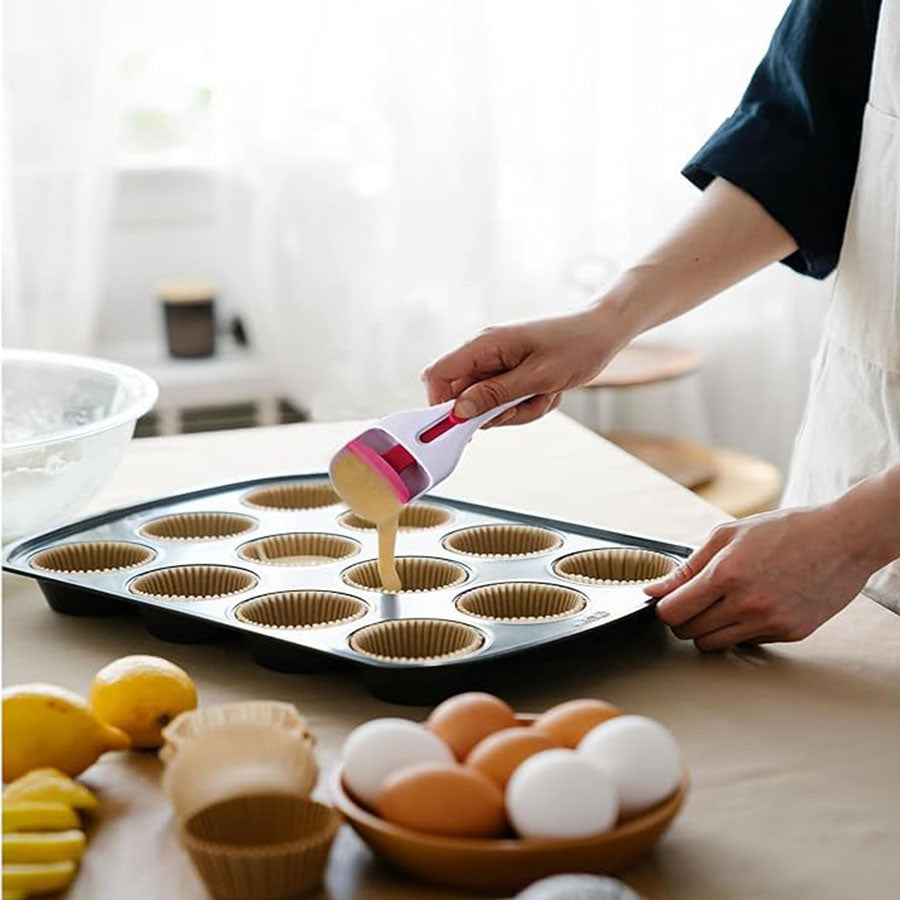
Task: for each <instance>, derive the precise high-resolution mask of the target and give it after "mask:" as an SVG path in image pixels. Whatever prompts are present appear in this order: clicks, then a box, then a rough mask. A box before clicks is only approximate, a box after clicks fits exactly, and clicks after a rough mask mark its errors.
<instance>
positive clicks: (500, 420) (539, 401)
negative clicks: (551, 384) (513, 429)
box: [483, 394, 562, 428]
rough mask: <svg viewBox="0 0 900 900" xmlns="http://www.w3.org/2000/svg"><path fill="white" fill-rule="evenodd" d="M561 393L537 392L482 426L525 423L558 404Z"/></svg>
mask: <svg viewBox="0 0 900 900" xmlns="http://www.w3.org/2000/svg"><path fill="white" fill-rule="evenodd" d="M561 399H562V395H561V394H539V395H538V396H537V397H532V398H531V399H530V400H526V401H525V402H524V403H519V404H518V405H517V406H514V407H513V408H512V409H508V410H506V412H505V413H501V414H500V415H499V416H497V418H496V419H491V421H490V422H488V423H487V425H485V426H483V427H484V428H496V427H497V426H499V425H526V424H527V423H528V422H533V421H535V419H539V418H540V417H541V416H545V415H546V414H547V413H548V412H550V411H551V410H553V409H556V407H557V406H559V403H560V400H561Z"/></svg>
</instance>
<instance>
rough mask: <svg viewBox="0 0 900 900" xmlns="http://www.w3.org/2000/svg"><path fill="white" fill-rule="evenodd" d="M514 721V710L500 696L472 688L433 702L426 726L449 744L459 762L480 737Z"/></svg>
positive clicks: (507, 726) (511, 724) (506, 726)
mask: <svg viewBox="0 0 900 900" xmlns="http://www.w3.org/2000/svg"><path fill="white" fill-rule="evenodd" d="M515 724H516V714H515V713H514V712H513V711H512V709H511V708H510V707H509V706H508V705H507V704H506V703H504V702H503V701H502V700H501V699H500V698H499V697H495V696H494V695H493V694H482V693H479V692H478V691H471V692H469V693H466V694H457V695H456V696H455V697H451V698H450V699H449V700H445V701H444V702H443V703H441V704H440V705H439V706H436V707H435V708H434V710H432V713H431V715H430V716H429V717H428V721H427V722H426V723H425V726H426V727H427V728H429V729H430V730H431V731H433V732H434V733H435V734H436V735H437V736H438V737H439V738H442V739H443V740H444V742H445V743H447V744H449V745H450V749H451V750H452V751H453V753H454V755H455V756H456V758H457V759H458V760H460V762H462V760H464V759H465V758H466V757H467V756H468V755H469V751H470V750H471V749H472V748H473V747H474V746H475V745H476V744H477V743H478V742H479V741H480V740H482V738H486V737H487V736H488V735H489V734H493V733H494V732H495V731H500V729H501V728H511V727H512V726H513V725H515Z"/></svg>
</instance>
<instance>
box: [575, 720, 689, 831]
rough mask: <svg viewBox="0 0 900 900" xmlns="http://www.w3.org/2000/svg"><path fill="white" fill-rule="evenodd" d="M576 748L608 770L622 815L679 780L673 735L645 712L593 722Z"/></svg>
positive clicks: (644, 804) (650, 801)
mask: <svg viewBox="0 0 900 900" xmlns="http://www.w3.org/2000/svg"><path fill="white" fill-rule="evenodd" d="M578 752H579V753H580V754H582V755H583V756H585V757H586V758H587V759H589V760H591V762H593V763H595V764H596V765H597V766H599V767H600V768H602V769H603V770H604V771H606V772H608V773H609V776H610V778H612V780H613V781H614V782H615V785H616V787H617V788H618V791H619V803H620V805H621V809H622V814H623V815H626V816H632V815H634V814H635V813H639V812H641V811H642V810H645V809H648V808H649V807H651V806H654V805H655V804H657V803H659V802H661V801H662V800H664V799H665V798H666V797H668V796H669V795H670V794H671V793H672V792H673V791H674V790H675V788H676V787H678V782H679V781H680V780H681V767H682V763H681V753H680V752H679V750H678V744H676V743H675V738H674V737H672V734H671V733H670V732H669V730H668V729H667V728H666V727H665V726H663V725H660V724H659V722H656V721H655V720H653V719H648V718H647V717H646V716H617V717H616V718H615V719H609V720H608V721H607V722H603V723H601V724H600V725H597V727H596V728H592V729H591V730H590V731H589V732H588V733H587V734H586V735H585V736H584V737H583V738H582V739H581V743H580V744H579V745H578Z"/></svg>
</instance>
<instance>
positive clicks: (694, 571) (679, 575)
mask: <svg viewBox="0 0 900 900" xmlns="http://www.w3.org/2000/svg"><path fill="white" fill-rule="evenodd" d="M731 535H732V532H731V530H730V526H728V525H720V526H719V527H718V528H715V529H714V530H713V532H712V534H710V536H709V537H708V538H707V539H706V541H705V543H704V544H703V545H702V546H700V547H698V548H697V549H696V550H695V551H694V552H693V553H692V554H691V555H690V556H689V557H688V558H687V559H686V560H685V561H684V562H683V563H682V564H681V565H680V566H679V567H678V568H677V569H675V571H674V572H671V573H670V574H668V575H666V577H665V578H660V579H659V581H654V582H652V583H651V584H648V585H646V586H645V587H644V593H645V594H649V595H650V596H651V597H665V596H666V594H668V593H670V592H671V591H674V590H675V589H676V588H678V587H681V585H683V584H686V583H687V582H688V581H690V580H691V579H692V578H694V577H696V576H697V575H699V574H700V572H701V571H702V570H703V569H704V567H705V566H706V565H707V563H709V561H710V560H711V559H712V558H713V557H714V556H715V555H716V553H718V552H719V551H720V550H721V549H722V548H723V547H724V546H725V545H726V544H727V543H728V541H729V540H730V539H731Z"/></svg>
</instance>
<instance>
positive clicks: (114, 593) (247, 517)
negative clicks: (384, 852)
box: [4, 472, 691, 704]
mask: <svg viewBox="0 0 900 900" xmlns="http://www.w3.org/2000/svg"><path fill="white" fill-rule="evenodd" d="M377 553H378V536H377V534H376V532H375V529H374V528H372V527H371V525H370V523H368V522H366V521H365V520H363V519H359V518H358V517H356V516H354V515H353V514H352V513H349V512H348V511H347V510H346V508H345V507H344V506H343V505H341V504H340V500H339V498H338V496H337V494H336V493H335V492H334V491H333V490H332V488H331V485H330V483H329V481H328V476H327V475H326V474H325V473H322V472H316V473H310V474H307V475H295V476H278V477H270V478H258V479H253V480H251V481H242V482H238V483H234V484H227V485H222V486H219V487H211V488H203V489H201V490H196V491H190V492H188V493H184V494H179V495H177V496H171V497H163V498H160V499H158V500H147V501H143V502H141V503H138V504H135V505H133V506H129V507H125V508H122V509H118V510H112V511H110V512H106V513H103V514H100V515H95V516H91V517H88V518H86V519H82V520H81V521H78V522H73V523H69V524H67V525H64V526H62V527H60V528H57V529H55V530H53V531H49V532H47V533H45V534H41V535H37V536H34V537H30V538H25V539H23V540H21V541H19V542H18V543H15V544H12V545H10V546H8V547H6V548H5V553H4V568H5V569H6V570H8V571H11V572H15V573H17V574H20V575H24V576H26V577H30V578H34V579H36V580H37V582H38V586H39V587H40V589H41V590H42V592H43V593H44V596H45V597H46V599H47V602H48V604H49V605H50V606H51V608H52V609H54V610H55V611H57V612H61V613H66V614H68V615H78V616H94V617H96V618H95V619H94V627H98V628H102V627H104V624H103V620H102V618H100V617H102V616H106V615H110V614H114V613H116V612H121V611H126V612H127V611H129V610H133V611H136V612H137V613H138V616H137V617H135V618H136V620H139V621H140V622H142V623H143V625H144V626H145V627H146V628H147V629H148V630H149V631H150V632H151V633H152V634H154V635H155V636H156V637H158V638H161V639H163V640H167V641H177V642H181V643H194V642H205V641H220V640H222V639H223V637H227V636H229V635H231V636H237V637H239V638H240V640H241V643H242V644H243V646H244V649H246V651H247V652H248V653H249V654H250V656H251V657H252V658H253V659H254V660H255V661H256V662H258V663H259V664H260V665H262V666H265V667H267V668H269V669H273V670H276V671H279V672H282V673H291V674H293V675H303V674H304V673H312V672H318V673H322V672H325V673H329V672H331V671H332V670H335V669H341V668H342V669H344V670H345V671H347V672H349V673H350V674H352V675H355V676H357V677H358V678H359V679H360V680H361V681H362V682H363V684H364V685H365V687H366V689H367V690H369V691H370V692H371V693H372V694H374V695H376V696H377V697H380V698H382V699H385V700H389V701H392V702H399V703H416V704H433V703H435V702H437V701H439V700H441V699H443V698H444V697H446V696H448V695H449V694H452V693H454V692H456V691H459V690H466V689H478V688H483V687H484V684H485V677H486V675H488V674H489V670H492V669H493V668H494V667H496V666H500V665H502V664H504V663H506V661H507V660H508V659H509V658H511V657H513V656H516V655H519V654H525V653H532V652H534V651H538V650H540V651H544V652H547V653H549V652H551V651H555V650H557V649H558V650H559V651H560V652H568V650H565V649H564V648H567V647H568V644H567V642H568V641H569V640H570V639H571V640H578V641H579V642H587V641H592V640H594V639H596V638H597V637H599V636H600V633H601V632H602V631H603V629H605V628H607V626H611V625H615V624H616V623H619V622H621V621H623V620H624V619H628V618H631V617H635V625H636V627H640V623H639V622H638V621H637V617H638V616H640V615H647V614H648V611H649V610H650V609H651V603H650V601H649V600H648V598H647V596H646V595H645V594H644V591H643V585H644V584H645V583H646V582H647V581H651V580H653V579H655V578H659V577H661V576H663V575H666V574H667V573H669V572H670V571H672V570H673V569H674V568H675V567H676V566H677V565H678V564H679V563H680V562H682V561H683V560H684V559H686V558H687V557H688V556H689V555H690V553H691V548H690V547H683V546H679V545H675V544H667V543H665V542H662V541H655V540H650V539H647V538H641V537H635V536H631V535H626V534H619V533H616V532H612V531H607V530H604V529H603V528H600V527H596V526H593V525H584V524H580V523H575V522H565V521H561V520H558V519H552V518H546V517H542V516H533V515H529V514H526V513H521V512H514V511H510V510H504V509H498V508H496V507H489V506H482V505H479V504H476V503H468V502H465V501H461V500H452V499H447V498H442V497H435V496H430V495H428V496H425V497H423V498H422V499H421V500H420V501H417V502H415V503H412V504H410V505H409V506H408V507H407V508H405V509H404V510H403V515H402V517H401V520H400V533H399V535H398V537H397V554H398V557H397V568H398V571H399V574H400V578H401V581H402V583H403V589H402V590H401V591H398V592H396V593H386V592H384V591H383V590H382V588H381V580H380V578H379V575H378V566H377V563H376V560H375V557H376V556H377ZM652 618H653V617H652V615H647V619H648V621H649V620H652Z"/></svg>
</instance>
